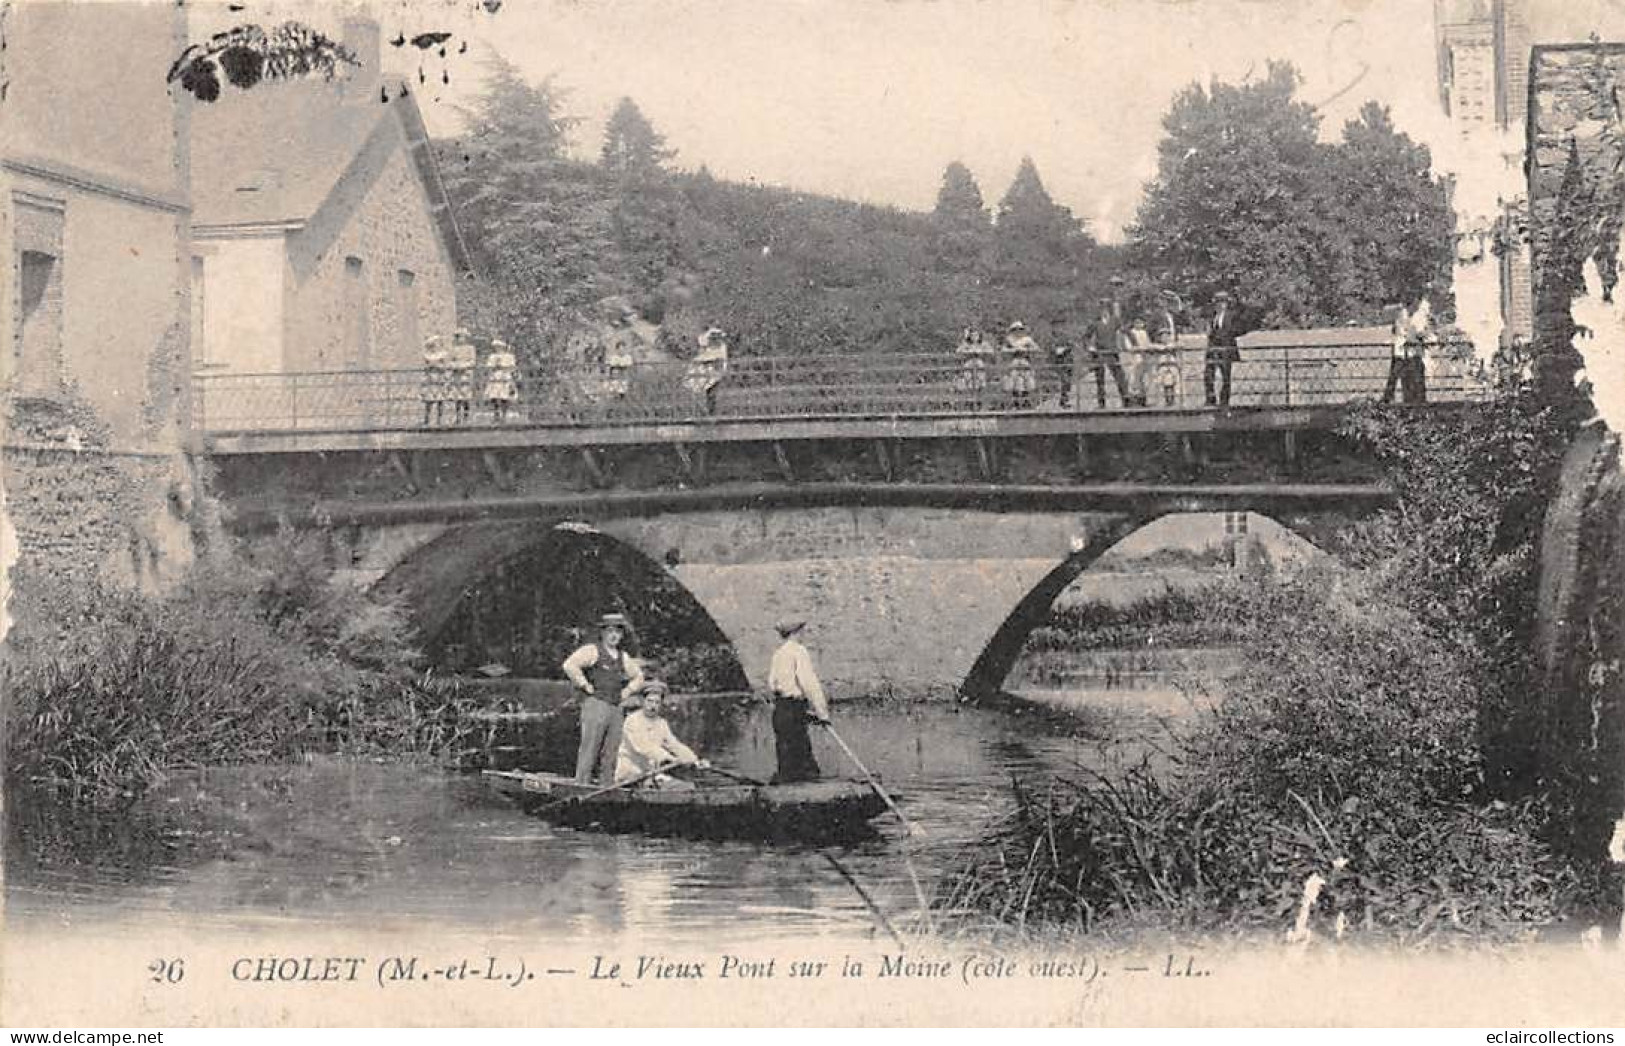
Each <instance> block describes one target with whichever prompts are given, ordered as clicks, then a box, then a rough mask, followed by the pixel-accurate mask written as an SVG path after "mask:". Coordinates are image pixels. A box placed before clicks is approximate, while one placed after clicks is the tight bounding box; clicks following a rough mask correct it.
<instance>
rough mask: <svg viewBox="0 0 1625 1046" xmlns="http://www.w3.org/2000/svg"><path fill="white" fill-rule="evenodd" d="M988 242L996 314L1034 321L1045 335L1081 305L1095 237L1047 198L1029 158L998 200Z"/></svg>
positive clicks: (990, 299)
mask: <svg viewBox="0 0 1625 1046" xmlns="http://www.w3.org/2000/svg"><path fill="white" fill-rule="evenodd" d="M993 242H994V252H993V254H994V260H993V280H992V283H993V284H994V289H993V291H992V293H991V297H990V298H989V300H988V306H989V308H991V309H992V310H993V311H995V312H996V313H997V314H998V315H997V317H996V318H998V319H1000V320H1004V319H1011V318H1020V319H1023V320H1024V321H1026V322H1027V323H1028V324H1034V323H1036V324H1038V327H1037V328H1035V330H1037V331H1039V332H1040V334H1041V336H1049V335H1050V334H1051V333H1052V330H1051V328H1052V327H1055V326H1060V325H1064V323H1065V322H1066V321H1067V317H1068V316H1071V315H1073V314H1075V313H1077V312H1078V310H1079V309H1080V308H1081V307H1082V305H1083V303H1084V300H1085V298H1086V296H1087V291H1086V289H1085V288H1084V286H1083V285H1084V283H1086V282H1087V279H1088V275H1089V270H1090V259H1091V256H1092V254H1093V250H1094V241H1093V239H1091V238H1090V236H1089V234H1088V233H1087V232H1085V231H1084V229H1083V225H1082V223H1080V222H1079V221H1078V219H1077V218H1076V217H1074V216H1073V214H1072V212H1071V211H1070V210H1069V209H1068V208H1066V207H1064V206H1062V205H1060V204H1058V203H1056V202H1055V200H1054V199H1053V198H1052V197H1051V196H1050V194H1049V190H1048V189H1046V188H1045V187H1044V180H1043V179H1042V178H1041V177H1039V174H1038V166H1037V165H1036V164H1035V163H1033V160H1032V157H1030V156H1027V157H1023V158H1022V160H1021V165H1020V166H1019V167H1018V168H1017V169H1016V176H1015V178H1014V180H1012V181H1011V183H1010V187H1009V189H1007V190H1006V191H1005V194H1004V196H1003V198H1002V199H1000V201H999V212H998V221H997V222H996V223H995V224H994V227H993Z"/></svg>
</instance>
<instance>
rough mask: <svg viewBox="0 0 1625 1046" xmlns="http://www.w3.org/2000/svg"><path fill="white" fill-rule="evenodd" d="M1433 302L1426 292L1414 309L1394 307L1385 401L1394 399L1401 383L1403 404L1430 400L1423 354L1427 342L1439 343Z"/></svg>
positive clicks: (1384, 389)
mask: <svg viewBox="0 0 1625 1046" xmlns="http://www.w3.org/2000/svg"><path fill="white" fill-rule="evenodd" d="M1432 315H1433V306H1432V303H1431V302H1429V301H1428V299H1427V296H1426V295H1423V296H1422V297H1421V299H1420V300H1418V301H1417V303H1416V308H1415V309H1414V310H1409V309H1406V308H1405V307H1404V306H1403V305H1400V306H1397V307H1395V312H1394V321H1393V340H1392V345H1393V352H1392V355H1391V357H1390V359H1389V363H1388V381H1387V383H1386V384H1385V385H1384V386H1383V389H1382V402H1384V403H1392V402H1393V401H1394V387H1395V386H1396V385H1397V386H1399V390H1400V402H1401V403H1426V402H1427V363H1426V361H1425V360H1424V355H1425V353H1426V351H1427V344H1428V342H1430V341H1434V342H1436V341H1437V340H1438V338H1437V336H1436V335H1435V334H1434V333H1433V331H1432V330H1431V329H1430V328H1431V323H1432Z"/></svg>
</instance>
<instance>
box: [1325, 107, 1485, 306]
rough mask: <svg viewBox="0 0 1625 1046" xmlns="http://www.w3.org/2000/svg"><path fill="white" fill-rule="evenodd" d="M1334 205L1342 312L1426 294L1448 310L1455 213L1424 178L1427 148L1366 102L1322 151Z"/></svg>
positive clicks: (1429, 177) (1438, 187)
mask: <svg viewBox="0 0 1625 1046" xmlns="http://www.w3.org/2000/svg"><path fill="white" fill-rule="evenodd" d="M1327 158H1328V160H1329V161H1330V162H1329V167H1330V171H1329V177H1328V179H1327V180H1326V182H1325V183H1324V184H1325V185H1326V187H1327V189H1328V190H1330V191H1331V192H1332V199H1331V200H1330V201H1329V202H1330V203H1331V204H1332V205H1333V206H1334V207H1335V205H1336V204H1337V203H1339V202H1341V203H1342V205H1343V206H1342V209H1341V214H1340V215H1339V217H1340V218H1341V221H1342V224H1343V226H1344V228H1345V229H1346V231H1347V234H1348V239H1347V243H1348V254H1347V261H1348V271H1347V273H1346V274H1344V278H1343V282H1342V283H1341V285H1340V288H1339V289H1340V291H1341V293H1342V295H1343V296H1344V298H1345V301H1346V303H1347V304H1346V305H1345V307H1344V308H1345V311H1346V312H1348V313H1351V314H1352V313H1353V312H1354V311H1355V310H1356V309H1359V310H1360V311H1365V312H1367V313H1374V312H1375V311H1376V310H1377V309H1380V308H1381V307H1382V306H1383V305H1384V304H1386V303H1389V302H1403V301H1405V300H1406V299H1414V298H1415V297H1416V296H1417V295H1418V294H1419V293H1424V292H1425V293H1427V294H1428V296H1429V297H1430V299H1431V300H1432V301H1433V304H1434V306H1435V309H1436V310H1437V311H1441V312H1445V311H1453V309H1452V302H1453V297H1452V295H1451V289H1450V274H1451V244H1452V243H1453V242H1454V236H1455V211H1454V210H1453V208H1452V207H1451V205H1450V193H1449V189H1448V188H1447V186H1446V185H1445V183H1444V182H1443V180H1442V179H1440V178H1437V177H1435V176H1434V175H1433V173H1432V163H1433V161H1432V157H1431V156H1430V155H1429V153H1428V149H1427V146H1425V145H1419V144H1417V143H1416V142H1414V141H1412V140H1411V138H1410V136H1409V135H1406V134H1404V133H1403V132H1401V131H1399V130H1398V129H1396V128H1395V127H1394V124H1393V120H1392V118H1391V117H1390V115H1389V112H1388V107H1387V106H1384V105H1380V104H1378V103H1376V102H1367V103H1366V104H1365V105H1364V106H1363V107H1362V108H1361V109H1360V114H1359V116H1358V117H1357V118H1356V119H1353V120H1350V121H1349V122H1348V123H1347V124H1345V125H1344V127H1343V140H1342V142H1341V143H1339V144H1338V145H1337V146H1335V147H1333V148H1331V149H1329V150H1327Z"/></svg>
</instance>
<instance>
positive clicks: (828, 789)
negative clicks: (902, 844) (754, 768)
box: [482, 770, 886, 840]
mask: <svg viewBox="0 0 1625 1046" xmlns="http://www.w3.org/2000/svg"><path fill="white" fill-rule="evenodd" d="M482 776H483V777H484V779H485V782H486V784H487V785H488V786H489V787H490V788H491V789H492V790H493V791H495V792H497V793H499V794H501V795H504V796H507V797H508V798H509V799H512V800H513V801H514V802H516V803H517V804H518V805H519V806H520V807H521V808H522V809H524V810H525V811H526V812H527V813H533V814H536V815H537V816H539V817H543V818H545V819H547V820H549V821H552V822H554V823H556V824H563V825H569V826H571V827H575V828H596V829H600V830H603V831H615V832H644V833H647V834H650V835H683V836H697V837H702V838H734V839H795V840H805V839H826V838H846V837H851V836H853V835H856V834H862V833H864V832H866V831H870V830H871V829H869V826H868V821H869V819H870V818H872V817H874V816H875V815H876V814H879V813H880V812H881V811H883V810H885V809H886V803H885V800H883V799H881V798H880V796H879V795H877V794H876V793H875V790H874V789H873V788H871V787H870V786H869V785H868V784H867V783H865V782H863V781H848V780H839V779H826V780H820V781H803V782H798V783H795V784H765V783H757V782H751V781H746V780H741V779H737V778H729V779H724V780H721V781H713V780H712V779H711V777H710V775H704V776H701V777H700V779H699V780H698V781H696V782H695V784H696V787H695V788H692V789H675V788H647V787H631V788H617V789H614V790H612V791H604V789H603V786H602V785H584V784H578V783H577V782H576V781H575V779H574V778H571V777H565V776H563V775H560V774H549V773H541V772H537V771H526V770H486V771H483V774H482Z"/></svg>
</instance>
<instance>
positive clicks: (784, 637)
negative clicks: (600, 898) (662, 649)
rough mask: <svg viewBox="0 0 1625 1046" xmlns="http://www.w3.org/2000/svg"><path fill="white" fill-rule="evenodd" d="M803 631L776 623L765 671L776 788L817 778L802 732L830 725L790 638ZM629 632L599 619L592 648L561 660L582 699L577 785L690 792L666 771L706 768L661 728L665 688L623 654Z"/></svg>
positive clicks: (801, 651)
mask: <svg viewBox="0 0 1625 1046" xmlns="http://www.w3.org/2000/svg"><path fill="white" fill-rule="evenodd" d="M806 626H807V622H806V621H805V619H802V618H787V619H785V620H783V621H780V622H779V623H778V626H777V630H778V633H779V638H780V640H781V642H780V645H779V647H778V649H777V650H775V651H774V652H773V658H772V661H771V662H770V663H769V665H768V674H767V681H768V687H769V689H770V690H771V692H772V695H773V736H774V747H775V751H776V754H777V757H778V769H777V771H776V772H775V774H774V775H773V783H775V784H788V783H790V782H794V781H810V780H815V779H816V778H817V777H818V776H819V774H820V772H821V771H820V768H819V766H818V760H817V759H816V758H815V757H814V755H813V750H812V739H811V738H810V736H809V734H808V728H809V726H810V725H811V724H813V723H823V724H828V723H829V721H830V718H829V700H828V699H827V698H826V697H825V695H824V688H823V686H822V685H821V684H820V683H819V680H818V673H817V672H816V671H815V670H814V669H813V663H812V655H811V654H810V653H809V652H808V650H807V648H806V647H805V646H804V645H802V643H801V642H800V640H799V639H798V638H797V636H798V635H799V634H800V633H801V631H802V630H803V629H804V628H806ZM631 627H632V624H631V622H630V621H629V620H628V619H627V617H626V615H624V614H618V613H614V614H605V615H604V616H603V617H602V618H600V619H599V622H598V640H597V642H594V643H587V644H585V645H583V646H581V647H580V648H578V649H577V650H575V651H574V652H573V653H572V654H571V655H570V656H569V657H568V658H566V659H565V661H564V665H563V669H564V675H565V677H566V678H568V679H569V680H570V682H571V683H572V684H573V685H574V686H575V688H576V690H577V691H578V692H579V693H580V695H581V743H580V745H579V747H578V748H577V750H576V771H575V777H576V781H577V782H579V783H581V784H601V785H616V784H630V783H632V782H639V783H642V784H645V785H647V786H651V787H656V788H677V789H683V788H692V787H694V785H693V784H692V782H688V781H684V780H682V779H681V778H678V777H673V776H671V775H669V774H667V773H665V770H667V769H669V768H671V767H677V766H695V767H700V768H707V767H709V766H710V763H709V762H707V761H706V760H704V759H701V758H700V757H699V756H698V755H696V754H695V753H694V750H693V749H691V748H689V747H688V746H687V745H685V744H683V743H682V742H681V741H679V740H678V739H677V736H676V734H674V733H673V732H672V729H671V725H670V724H669V723H667V722H666V720H665V716H664V710H665V701H666V697H667V695H668V694H669V692H670V688H669V687H668V686H667V685H666V684H665V683H663V682H661V681H660V680H658V679H646V678H645V677H644V675H643V667H642V665H641V663H640V662H639V661H638V659H637V658H635V657H633V656H632V655H631V654H630V653H628V652H627V650H626V649H625V647H624V645H623V644H624V641H625V640H626V638H627V635H628V633H629V632H630V631H631Z"/></svg>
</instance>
